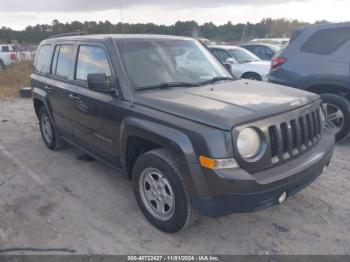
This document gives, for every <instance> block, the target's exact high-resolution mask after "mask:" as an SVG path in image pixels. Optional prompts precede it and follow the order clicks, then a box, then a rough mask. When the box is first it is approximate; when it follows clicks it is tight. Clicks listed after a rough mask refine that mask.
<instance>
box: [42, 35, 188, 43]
mask: <svg viewBox="0 0 350 262" xmlns="http://www.w3.org/2000/svg"><path fill="white" fill-rule="evenodd" d="M107 39H119V40H124V39H144V40H147V39H173V40H193V38H191V37H184V36H172V35H152V34H98V35H76V36H62V37H55V38H49V39H46V40H44V42H55V41H57V40H73V41H82V40H85V41H86V40H90V41H93V40H107Z"/></svg>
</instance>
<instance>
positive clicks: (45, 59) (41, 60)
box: [35, 45, 52, 74]
mask: <svg viewBox="0 0 350 262" xmlns="http://www.w3.org/2000/svg"><path fill="white" fill-rule="evenodd" d="M51 55H52V46H51V45H43V46H41V47H40V49H39V52H38V55H37V59H36V63H35V71H37V72H39V73H43V74H45V73H48V72H49V71H50V62H51Z"/></svg>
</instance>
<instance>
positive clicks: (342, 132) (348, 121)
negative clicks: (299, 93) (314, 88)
mask: <svg viewBox="0 0 350 262" xmlns="http://www.w3.org/2000/svg"><path fill="white" fill-rule="evenodd" d="M321 98H322V108H323V112H324V114H325V118H326V121H328V122H331V123H332V125H333V127H334V130H335V139H336V140H337V141H341V140H344V139H346V138H347V137H348V136H349V135H350V102H349V101H348V100H347V99H346V98H344V97H342V96H340V95H335V94H323V95H321Z"/></svg>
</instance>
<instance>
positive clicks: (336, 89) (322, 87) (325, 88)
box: [305, 84, 350, 99]
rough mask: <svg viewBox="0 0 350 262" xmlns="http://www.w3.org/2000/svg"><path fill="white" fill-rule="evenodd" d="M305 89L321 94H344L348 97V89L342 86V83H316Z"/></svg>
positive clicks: (349, 93)
mask: <svg viewBox="0 0 350 262" xmlns="http://www.w3.org/2000/svg"><path fill="white" fill-rule="evenodd" d="M305 90H306V91H309V92H312V93H316V94H318V95H322V94H327V93H330V94H338V95H343V96H346V97H347V98H348V99H349V98H350V89H349V88H347V87H345V86H342V85H336V84H316V85H311V86H309V87H307V88H306V89H305Z"/></svg>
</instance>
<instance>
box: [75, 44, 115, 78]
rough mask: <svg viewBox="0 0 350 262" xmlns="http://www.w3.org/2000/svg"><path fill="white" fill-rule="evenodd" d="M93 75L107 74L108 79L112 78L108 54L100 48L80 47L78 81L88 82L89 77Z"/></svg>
mask: <svg viewBox="0 0 350 262" xmlns="http://www.w3.org/2000/svg"><path fill="white" fill-rule="evenodd" d="M92 73H105V74H106V77H107V78H111V76H112V73H111V68H110V66H109V63H108V59H107V55H106V52H105V50H104V49H103V48H102V47H98V46H80V48H79V54H78V61H77V73H76V79H77V80H81V81H87V75H88V74H92Z"/></svg>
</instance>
